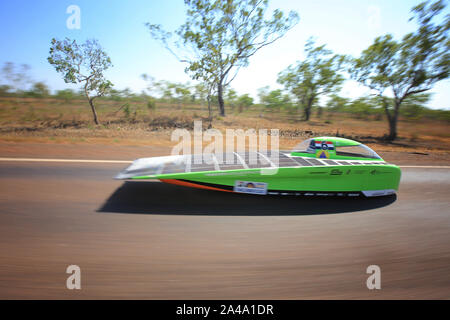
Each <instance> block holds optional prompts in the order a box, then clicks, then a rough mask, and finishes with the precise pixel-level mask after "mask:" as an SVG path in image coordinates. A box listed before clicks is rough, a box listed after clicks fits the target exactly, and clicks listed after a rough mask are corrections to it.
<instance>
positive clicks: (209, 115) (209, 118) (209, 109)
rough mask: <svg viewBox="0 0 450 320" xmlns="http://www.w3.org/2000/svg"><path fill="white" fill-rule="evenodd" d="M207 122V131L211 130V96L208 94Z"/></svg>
mask: <svg viewBox="0 0 450 320" xmlns="http://www.w3.org/2000/svg"><path fill="white" fill-rule="evenodd" d="M207 99H208V120H209V125H208V129H211V128H212V110H211V96H210V95H209V94H208V98H207Z"/></svg>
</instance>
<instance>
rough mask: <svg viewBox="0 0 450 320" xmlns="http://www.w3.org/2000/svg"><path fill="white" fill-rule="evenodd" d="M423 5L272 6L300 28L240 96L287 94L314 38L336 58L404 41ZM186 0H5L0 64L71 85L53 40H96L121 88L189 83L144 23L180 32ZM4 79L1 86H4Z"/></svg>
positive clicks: (246, 76)
mask: <svg viewBox="0 0 450 320" xmlns="http://www.w3.org/2000/svg"><path fill="white" fill-rule="evenodd" d="M420 2H421V1H417V0H401V1H393V0H341V1H337V0H315V1H310V0H308V1H303V0H276V1H275V0H272V1H271V4H270V7H271V9H275V8H280V9H282V10H284V11H289V10H295V11H297V12H298V13H299V15H300V22H299V24H298V25H297V26H295V27H294V28H293V29H292V30H290V32H289V33H288V34H287V35H286V36H285V37H284V38H282V39H280V40H279V41H277V42H275V43H274V44H272V45H271V46H268V47H265V48H263V49H262V50H260V51H259V52H258V53H256V55H255V56H253V57H252V58H251V59H250V65H249V67H247V68H245V69H242V70H241V71H240V72H239V75H238V76H237V77H236V79H235V80H234V81H233V83H232V84H231V86H232V87H233V88H234V89H236V90H237V91H238V92H239V93H240V94H243V93H250V94H251V95H252V96H254V97H256V92H257V89H258V88H261V87H263V86H266V85H269V86H270V87H271V88H272V89H275V88H281V87H280V86H279V85H278V84H277V83H276V79H277V74H278V73H279V72H280V71H282V70H283V69H285V68H286V67H288V66H289V65H290V64H292V63H295V62H296V61H297V60H301V59H302V58H303V47H304V44H305V42H306V40H307V39H308V38H309V37H311V36H314V37H315V38H316V39H317V42H318V43H320V44H322V43H325V44H327V46H328V48H330V49H332V50H333V51H335V52H336V53H342V54H350V55H353V56H357V55H358V54H359V53H360V52H361V51H362V50H363V49H365V48H366V47H367V46H369V45H370V44H371V43H372V41H373V39H374V38H375V37H376V36H379V35H383V34H386V33H391V34H393V35H394V36H395V37H396V38H400V37H401V36H403V35H404V34H405V33H407V32H410V31H413V30H414V29H415V27H416V25H415V24H414V22H408V18H409V17H410V9H411V8H412V7H413V6H414V5H416V4H418V3H420ZM70 5H77V6H79V7H80V9H81V28H80V29H72V30H71V29H68V28H67V27H66V20H67V19H68V18H69V16H70V14H68V13H66V10H67V7H69V6H70ZM184 12H185V8H184V2H183V1H182V0H167V1H151V0H131V1H123V0H121V1H118V0H96V1H79V0H70V1H56V0H53V1H51V0H40V1H31V0H29V1H25V0H15V1H12V0H10V1H2V2H1V3H0V29H1V30H2V32H1V34H0V41H1V43H2V50H1V51H0V64H1V65H3V63H4V62H6V61H12V62H14V63H17V64H22V63H26V64H29V65H30V66H31V68H32V69H31V75H32V77H33V79H34V80H36V81H45V82H46V83H47V84H48V85H49V86H50V87H51V88H52V89H63V88H67V87H72V88H73V86H69V85H67V84H65V83H64V81H63V80H62V78H61V77H60V75H59V74H57V73H56V71H55V70H54V69H53V67H52V66H51V65H49V64H48V62H47V56H48V50H49V46H50V40H51V38H53V37H55V38H60V39H62V38H64V37H69V38H72V39H76V40H79V41H84V40H86V39H88V38H96V39H98V40H99V42H100V44H101V45H102V47H103V48H104V49H105V51H106V52H107V53H108V54H109V55H110V57H111V59H112V62H113V64H114V67H113V68H112V69H111V70H109V71H108V72H107V77H108V78H109V79H110V80H111V81H112V82H113V83H114V84H115V87H116V89H123V88H125V87H129V88H131V89H132V90H133V91H135V92H140V91H141V90H142V89H143V88H144V87H145V82H144V81H143V80H142V79H141V78H140V75H141V74H142V73H147V74H149V75H151V76H153V77H155V78H156V79H159V80H163V79H164V80H169V81H177V82H186V81H189V80H190V79H189V77H188V76H187V75H186V74H185V73H184V68H185V65H184V64H182V63H180V62H178V61H177V60H176V59H175V58H174V57H173V56H172V55H171V54H170V53H169V52H168V51H166V50H165V49H164V48H162V47H161V45H160V44H159V43H158V42H157V41H155V40H153V39H152V38H151V37H150V34H149V32H148V31H147V29H146V27H145V26H144V23H145V22H151V23H157V24H162V25H163V26H164V27H165V28H166V29H167V30H171V31H172V30H174V29H176V28H177V27H178V26H179V25H180V24H182V23H183V22H184V17H185V14H184ZM0 81H1V80H0ZM449 89H450V81H448V80H447V81H445V82H441V83H439V84H437V85H436V87H435V88H434V89H433V91H432V92H433V98H432V100H431V102H430V103H429V106H430V107H432V108H446V109H450V103H449V102H450V90H449ZM365 93H367V90H366V89H365V88H363V87H361V86H359V85H357V84H356V83H354V82H352V81H348V82H347V83H346V84H345V86H344V88H343V90H342V91H341V95H343V96H346V97H351V98H354V97H358V96H360V95H363V94H365Z"/></svg>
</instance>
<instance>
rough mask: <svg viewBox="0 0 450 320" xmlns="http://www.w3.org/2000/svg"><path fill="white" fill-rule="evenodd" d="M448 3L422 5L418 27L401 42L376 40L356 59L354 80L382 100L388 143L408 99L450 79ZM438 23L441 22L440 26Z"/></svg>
mask: <svg viewBox="0 0 450 320" xmlns="http://www.w3.org/2000/svg"><path fill="white" fill-rule="evenodd" d="M445 7H446V4H445V1H442V0H439V1H435V2H431V1H427V2H422V3H420V4H419V5H417V6H416V7H414V8H413V9H412V12H413V17H412V18H411V19H410V20H416V21H417V22H418V24H419V27H418V29H417V30H416V31H414V32H411V33H408V34H407V35H405V36H404V37H403V38H402V40H401V41H396V40H394V39H393V37H392V35H390V34H387V35H384V36H381V37H378V38H376V39H375V41H374V42H373V44H371V45H370V46H369V47H368V48H367V49H365V50H364V51H363V52H362V53H361V55H360V57H359V58H356V59H354V61H353V66H352V69H351V73H352V78H353V79H355V80H357V81H358V82H359V83H361V84H363V85H365V86H367V87H368V88H370V89H371V90H372V91H373V92H374V94H375V95H377V96H378V97H379V98H380V101H381V103H382V106H383V108H384V111H385V113H386V116H387V119H388V123H389V134H388V135H387V136H386V138H387V140H394V139H396V138H397V122H398V116H399V111H400V107H401V106H402V104H403V103H404V101H405V99H407V98H408V97H410V96H413V95H417V94H421V93H423V92H426V91H428V90H431V89H432V88H433V86H434V85H435V84H436V82H438V81H441V80H444V79H447V78H448V77H449V67H450V40H449V37H448V32H449V29H450V14H446V15H445V16H444V17H441V16H440V14H441V13H443V12H444V9H445ZM437 21H439V22H440V23H438V22H437Z"/></svg>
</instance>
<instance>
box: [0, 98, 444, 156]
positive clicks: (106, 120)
mask: <svg viewBox="0 0 450 320" xmlns="http://www.w3.org/2000/svg"><path fill="white" fill-rule="evenodd" d="M124 103H125V102H118V101H110V100H101V101H99V102H98V104H97V109H98V114H99V118H100V120H101V121H102V124H101V125H99V126H95V125H93V122H92V119H91V113H90V109H89V107H88V105H87V103H86V101H84V100H75V101H70V102H65V101H64V100H59V99H36V98H0V126H1V127H0V140H2V141H9V142H41V143H75V144H99V143H101V144H113V145H114V144H118V145H161V146H167V145H173V144H175V143H174V142H172V141H170V137H171V133H172V131H173V130H174V129H175V128H185V129H188V130H192V128H193V121H194V120H203V125H204V128H207V126H208V123H209V122H208V121H207V116H208V112H207V110H206V107H204V106H199V105H187V106H180V105H170V104H162V103H157V108H156V110H149V109H147V107H146V104H145V101H140V102H139V101H134V102H128V104H129V107H128V110H129V112H128V116H126V113H125V112H124V108H122V109H120V107H121V106H123V105H124ZM118 110H119V111H118ZM228 113H229V114H228V115H227V116H226V117H224V118H221V117H216V118H215V119H214V121H213V128H216V129H219V130H221V131H222V133H223V134H224V135H225V130H226V129H244V130H246V129H249V128H253V129H256V130H259V129H272V128H273V129H279V130H280V148H282V149H289V148H291V147H293V146H294V145H295V144H297V143H298V142H299V141H301V140H303V139H305V138H308V137H311V136H320V135H333V136H334V135H341V136H345V137H349V138H353V139H356V140H359V141H362V142H365V143H367V144H368V145H371V146H376V149H377V150H379V151H402V150H405V151H410V152H411V151H419V152H426V151H430V150H433V151H434V152H440V153H446V152H448V150H449V149H450V130H449V123H448V122H444V121H436V120H416V121H407V120H403V119H401V120H400V122H399V126H398V131H399V136H400V137H399V139H398V140H397V141H396V142H395V143H393V144H390V143H386V142H383V141H382V140H381V139H380V137H382V136H383V135H384V134H385V133H386V132H387V122H386V121H385V120H381V121H376V120H373V119H366V120H361V119H355V118H353V117H351V116H350V115H347V114H333V113H326V112H325V113H323V114H322V116H321V117H320V118H318V117H317V116H316V115H313V120H312V121H308V122H304V121H299V120H298V118H299V117H298V115H296V114H288V113H286V112H283V113H276V112H273V113H269V112H265V113H261V111H260V110H259V109H258V107H252V108H250V109H249V110H247V111H245V112H243V113H237V111H236V112H235V111H233V110H229V111H228Z"/></svg>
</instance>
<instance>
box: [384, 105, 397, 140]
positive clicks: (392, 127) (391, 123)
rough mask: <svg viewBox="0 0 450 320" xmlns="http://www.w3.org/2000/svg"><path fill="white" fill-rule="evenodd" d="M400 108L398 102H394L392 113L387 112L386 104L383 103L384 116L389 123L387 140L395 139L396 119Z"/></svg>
mask: <svg viewBox="0 0 450 320" xmlns="http://www.w3.org/2000/svg"><path fill="white" fill-rule="evenodd" d="M399 108H400V102H397V101H396V102H395V105H394V110H393V112H392V114H391V113H390V112H389V109H388V108H387V105H385V108H384V109H385V111H386V116H387V119H388V123H389V135H388V136H387V137H386V139H387V140H388V141H394V140H395V139H397V121H398V110H399Z"/></svg>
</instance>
